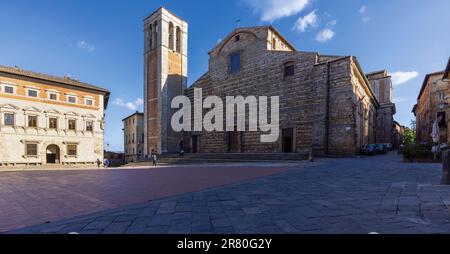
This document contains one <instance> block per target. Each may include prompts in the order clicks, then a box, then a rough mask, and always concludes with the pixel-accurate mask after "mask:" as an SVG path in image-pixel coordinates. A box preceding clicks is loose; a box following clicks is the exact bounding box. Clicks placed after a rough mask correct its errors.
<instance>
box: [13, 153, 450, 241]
mask: <svg viewBox="0 0 450 254" xmlns="http://www.w3.org/2000/svg"><path fill="white" fill-rule="evenodd" d="M440 177H441V166H440V165H439V164H407V163H402V162H401V161H400V159H399V157H397V156H396V155H395V154H389V155H386V156H377V157H371V158H361V159H321V160H319V162H316V163H312V164H308V165H306V166H303V167H299V168H298V169H295V170H291V171H288V172H285V173H280V174H277V175H272V176H267V177H263V178H259V179H255V180H250V181H246V182H241V183H235V184H230V185H227V186H223V187H215V188H209V189H206V190H202V191H196V192H191V193H186V194H182V195H178V196H173V197H169V198H163V199H160V200H155V201H151V202H146V203H140V204H137V205H132V206H128V207H123V208H119V209H114V210H108V211H103V212H100V213H95V214H91V215H87V216H81V217H78V218H73V219H69V220H63V221H60V222H56V223H50V224H47V225H40V226H35V227H30V228H25V229H21V230H17V231H14V232H12V233H59V234H63V233H69V232H78V233H81V234H92V233H95V234H97V233H105V234H123V233H127V234H142V233H144V234H167V233H173V234H175V233H177V234H190V233H193V234H207V233H216V234H223V233H248V234H252V233H256V234H259V233H262V234H265V233H274V234H283V233H304V234H319V233H320V234H322V233H333V234H342V233H351V234H359V233H360V234H367V233H370V232H378V233H381V234H399V233H401V234H416V233H433V234H434V233H450V210H449V206H450V187H449V186H441V185H439V182H440Z"/></svg>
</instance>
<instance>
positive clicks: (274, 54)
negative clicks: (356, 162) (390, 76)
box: [185, 28, 378, 155]
mask: <svg viewBox="0 0 450 254" xmlns="http://www.w3.org/2000/svg"><path fill="white" fill-rule="evenodd" d="M268 31H270V29H268V28H249V29H237V30H236V31H235V32H233V33H232V34H231V35H230V36H228V37H227V39H226V40H224V42H223V43H222V44H220V45H218V46H217V47H216V48H215V49H213V50H212V51H211V52H210V61H209V71H208V73H207V74H205V75H204V76H203V77H202V78H201V79H199V80H198V81H197V82H196V83H195V84H194V85H193V86H192V87H191V88H189V89H188V90H187V92H186V93H187V95H188V96H189V97H190V99H191V102H192V104H193V101H194V89H196V88H202V89H203V98H205V97H206V96H209V95H213V96H218V97H220V98H222V100H223V101H225V97H226V96H239V95H241V96H244V97H247V96H257V97H258V96H269V97H270V96H279V97H280V125H281V126H280V128H281V130H280V139H279V140H278V142H275V143H261V142H260V136H261V135H262V134H264V133H261V132H248V131H247V132H242V133H239V135H240V144H239V146H240V147H239V148H240V149H239V151H238V152H244V153H245V152H248V153H270V152H271V153H278V152H282V151H283V147H282V143H283V142H282V139H281V138H282V137H281V136H282V135H281V133H282V130H283V129H293V136H294V145H293V151H294V152H309V151H310V150H311V149H313V150H314V152H315V153H316V154H324V153H327V152H328V153H330V154H342V155H348V154H355V153H358V152H359V148H360V146H361V145H363V144H367V142H369V140H370V139H371V138H372V139H373V136H374V134H373V131H374V130H373V129H374V126H375V123H374V119H375V118H374V116H375V114H376V108H377V107H378V104H377V102H376V99H375V98H374V97H373V94H372V93H371V92H370V91H371V90H370V88H369V86H368V82H367V80H365V79H364V78H362V77H363V76H364V74H362V73H361V71H360V70H359V69H357V68H356V67H355V64H354V60H353V58H351V57H335V56H328V57H323V58H320V56H319V55H318V54H317V53H315V52H312V53H308V52H297V51H286V50H284V51H276V50H268V49H267V39H266V38H267V34H268ZM237 35H239V39H236V36H237ZM235 52H239V53H240V54H241V71H240V72H239V73H238V74H231V72H230V69H229V68H230V62H229V61H230V55H231V54H232V53H235ZM319 59H321V60H323V61H330V62H329V64H327V63H326V62H319ZM286 63H293V64H294V66H295V67H294V68H295V74H294V76H291V77H285V76H284V66H285V64H286ZM358 75H359V77H358ZM360 98H362V101H360ZM359 102H361V103H363V104H364V105H363V106H362V108H361V112H360V113H361V116H357V113H358V112H357V111H356V110H357V103H359ZM327 108H328V110H327ZM204 113H205V111H204ZM369 114H370V115H371V116H372V119H371V120H369V119H368V115H369ZM247 115H248V110H247ZM360 118H361V119H363V120H362V121H363V122H364V123H363V125H364V126H367V127H361V129H362V130H361V131H359V130H358V129H357V128H358V125H357V122H361V121H360V120H359V119H360ZM224 122H225V120H224ZM327 125H328V126H329V127H328V128H327ZM224 126H225V123H224ZM193 135H197V136H198V137H199V152H202V153H226V152H229V149H230V147H229V140H228V138H229V134H227V133H225V132H212V133H211V132H198V133H196V132H186V133H185V144H186V148H187V150H188V151H189V150H190V149H191V148H192V139H191V137H192V136H193ZM327 137H328V138H327ZM359 140H361V142H360V141H359Z"/></svg>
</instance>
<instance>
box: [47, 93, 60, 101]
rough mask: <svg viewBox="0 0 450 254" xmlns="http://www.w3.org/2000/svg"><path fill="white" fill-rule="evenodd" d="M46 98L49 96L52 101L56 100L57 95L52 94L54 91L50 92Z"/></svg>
mask: <svg viewBox="0 0 450 254" xmlns="http://www.w3.org/2000/svg"><path fill="white" fill-rule="evenodd" d="M48 98H49V99H50V100H52V101H56V100H58V96H56V94H54V93H51V94H50V95H49V96H48Z"/></svg>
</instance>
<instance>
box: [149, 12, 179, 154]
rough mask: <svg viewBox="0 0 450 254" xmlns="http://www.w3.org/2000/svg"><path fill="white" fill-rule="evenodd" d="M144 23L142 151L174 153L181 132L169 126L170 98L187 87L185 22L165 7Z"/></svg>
mask: <svg viewBox="0 0 450 254" xmlns="http://www.w3.org/2000/svg"><path fill="white" fill-rule="evenodd" d="M144 23H145V24H144V38H145V42H144V45H145V46H144V49H145V53H144V60H145V63H144V66H145V68H144V70H145V71H144V98H145V101H144V112H145V116H144V118H145V119H144V122H145V131H144V133H145V145H144V148H145V149H144V153H145V155H147V156H148V155H150V154H151V151H152V150H155V151H157V152H158V153H177V152H179V151H180V144H181V141H182V139H183V134H182V133H176V132H174V131H173V130H172V127H171V118H172V115H173V114H174V113H175V110H172V109H171V102H172V99H173V98H174V97H176V96H178V95H183V94H184V91H185V89H186V87H187V73H188V69H187V66H188V65H187V64H188V62H187V55H188V50H187V40H188V24H187V23H186V22H185V21H183V20H182V19H181V18H179V17H177V16H176V15H175V14H173V13H171V12H169V11H168V10H166V9H164V8H159V9H158V10H156V11H155V12H154V13H153V14H151V15H150V16H149V17H147V18H146V19H145V21H144Z"/></svg>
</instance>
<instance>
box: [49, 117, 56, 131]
mask: <svg viewBox="0 0 450 254" xmlns="http://www.w3.org/2000/svg"><path fill="white" fill-rule="evenodd" d="M48 127H49V128H50V129H58V118H54V117H52V118H50V119H49V125H48Z"/></svg>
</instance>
